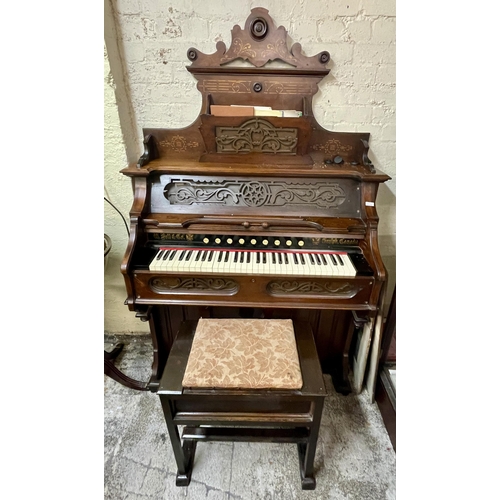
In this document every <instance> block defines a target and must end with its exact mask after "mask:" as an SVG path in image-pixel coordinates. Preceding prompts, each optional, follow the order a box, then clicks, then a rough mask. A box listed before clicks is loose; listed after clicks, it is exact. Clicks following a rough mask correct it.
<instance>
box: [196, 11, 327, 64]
mask: <svg viewBox="0 0 500 500" xmlns="http://www.w3.org/2000/svg"><path fill="white" fill-rule="evenodd" d="M286 37H287V31H286V30H285V28H284V27H283V26H280V27H278V28H277V27H276V25H275V24H274V22H273V20H272V19H271V17H270V16H269V14H268V11H267V9H264V8H262V7H257V8H255V9H252V11H251V14H250V15H249V16H248V18H247V20H246V22H245V28H244V29H241V28H240V26H239V25H235V26H234V27H233V29H232V30H231V45H230V47H229V49H227V50H226V45H225V44H224V43H223V42H218V43H217V45H216V50H217V51H216V52H215V53H214V54H203V53H202V52H200V51H199V50H197V49H194V48H190V49H189V50H188V54H187V55H188V59H189V60H190V61H192V64H191V67H193V68H196V67H218V66H222V65H224V64H227V63H229V62H231V61H234V60H236V59H243V60H247V61H249V62H250V63H251V64H253V65H254V66H256V67H258V68H260V67H262V66H264V65H265V64H266V63H267V62H269V61H274V60H280V61H283V62H285V63H288V64H290V65H291V66H294V67H296V68H297V69H313V70H325V69H326V68H325V65H326V64H327V63H328V62H329V61H330V54H329V53H328V52H327V51H323V52H321V53H319V54H317V55H315V56H311V57H307V56H304V55H303V54H302V47H301V45H300V43H295V44H293V45H292V47H291V49H288V46H287V42H286Z"/></svg>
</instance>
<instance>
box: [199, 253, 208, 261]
mask: <svg viewBox="0 0 500 500" xmlns="http://www.w3.org/2000/svg"><path fill="white" fill-rule="evenodd" d="M207 257H208V252H203V255H202V256H201V261H202V262H205V261H206V260H207Z"/></svg>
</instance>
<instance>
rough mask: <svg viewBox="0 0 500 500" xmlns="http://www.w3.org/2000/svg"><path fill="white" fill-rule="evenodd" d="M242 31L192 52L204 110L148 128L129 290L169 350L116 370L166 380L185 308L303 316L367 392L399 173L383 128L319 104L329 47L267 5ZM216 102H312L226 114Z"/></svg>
mask: <svg viewBox="0 0 500 500" xmlns="http://www.w3.org/2000/svg"><path fill="white" fill-rule="evenodd" d="M231 33H232V42H231V45H230V47H229V48H227V47H226V45H225V44H224V43H223V42H218V43H217V44H216V52H215V53H213V54H204V53H201V52H200V51H199V50H197V49H195V48H189V50H188V51H187V58H188V59H189V61H191V64H190V65H189V66H187V70H188V71H189V72H190V73H191V74H192V75H193V76H194V77H195V78H196V80H197V81H198V85H197V88H198V90H199V91H200V92H201V95H202V109H201V113H200V115H199V116H198V118H197V119H196V120H195V121H194V123H192V124H191V125H190V126H188V127H186V128H182V129H163V128H161V129H160V128H145V129H143V133H144V154H143V155H142V156H141V157H140V159H139V160H138V162H137V164H133V165H130V166H128V167H127V168H125V169H123V170H122V173H123V174H125V175H127V176H129V177H130V179H131V181H132V187H133V191H134V202H133V206H132V208H131V211H130V224H131V231H130V240H129V243H128V246H127V249H126V252H125V256H124V259H123V262H122V266H121V271H122V273H123V276H124V279H125V283H126V289H127V299H126V301H125V303H126V305H127V306H128V308H129V310H130V311H134V312H135V313H136V316H137V317H139V318H140V319H141V320H142V321H148V322H149V325H150V331H151V335H152V342H153V350H154V353H153V356H154V359H153V364H152V375H151V379H150V380H149V382H147V383H146V382H138V381H134V380H132V379H130V378H128V377H127V376H125V375H124V374H123V373H121V372H120V371H119V370H118V369H117V368H114V367H113V368H112V369H109V370H108V374H109V375H110V376H112V377H113V378H114V379H115V380H117V381H119V382H121V383H124V384H125V385H127V386H128V387H133V388H136V389H142V390H151V391H153V392H154V391H156V390H157V388H158V384H159V381H160V379H161V376H162V373H163V369H164V367H165V363H166V360H167V357H168V354H169V349H170V347H171V345H172V342H173V339H174V337H175V335H176V333H177V331H178V329H179V326H180V324H181V323H182V322H183V321H185V320H191V319H197V318H199V317H255V318H259V317H262V318H292V319H295V320H302V321H307V322H308V323H309V324H310V325H311V326H312V329H313V332H314V336H315V341H316V345H317V350H318V353H319V357H320V361H321V364H322V369H323V371H324V372H325V373H330V374H331V375H332V379H333V382H334V385H335V388H336V390H337V391H339V392H342V393H344V394H347V393H349V392H351V391H354V392H359V391H360V390H361V386H362V384H363V377H364V373H365V368H366V366H367V357H368V347H369V345H370V341H371V339H372V337H373V334H374V330H375V328H376V324H377V321H378V322H379V323H380V317H381V310H382V302H383V296H384V291H385V283H386V279H387V276H386V270H385V267H384V264H383V262H382V259H381V256H380V251H379V247H378V242H377V226H378V216H377V212H376V209H375V200H376V195H377V190H378V187H379V184H380V183H381V182H385V181H386V180H388V179H390V178H389V177H388V176H387V175H385V174H383V173H382V172H379V171H377V170H376V169H375V168H374V166H373V164H372V163H371V162H370V160H369V158H368V148H369V146H368V141H369V137H370V134H369V133H352V132H349V133H342V132H332V131H328V130H325V129H324V128H323V127H322V126H321V125H319V123H318V122H317V121H316V119H315V117H314V115H313V113H312V98H313V96H314V94H316V92H317V91H318V84H319V83H320V81H321V80H322V79H323V78H324V77H325V76H326V75H328V73H329V71H330V70H329V69H327V67H326V66H327V64H328V62H329V60H330V55H329V53H328V52H326V51H325V52H321V53H319V54H317V55H315V56H311V57H308V56H305V55H303V54H302V50H301V46H300V44H298V43H295V44H293V45H292V46H291V49H289V48H288V46H287V41H286V38H287V32H286V30H285V28H284V27H283V26H280V27H278V28H277V27H276V26H275V24H274V22H273V20H272V19H271V18H270V16H269V15H268V11H267V10H266V9H263V8H255V9H253V10H252V11H251V14H250V16H249V17H248V18H247V20H246V23H245V27H244V29H241V28H240V26H238V25H236V26H234V28H233V30H232V32H231ZM238 60H240V61H239V62H240V64H236V62H238ZM241 60H245V61H246V63H243V64H244V65H242V64H241ZM212 106H226V107H229V106H232V109H233V111H234V108H235V107H236V106H238V107H239V109H240V110H241V109H244V108H241V107H242V106H254V107H263V108H264V107H270V108H272V109H273V110H296V111H299V112H300V113H297V114H298V115H299V116H294V117H283V116H256V114H257V113H255V111H254V114H251V113H250V111H248V114H247V115H246V116H218V115H215V114H213V113H211V110H213V109H215V108H212ZM226 109H227V108H226ZM249 109H251V108H249ZM282 114H283V113H282ZM377 318H378V320H377ZM363 346H365V347H364V350H363ZM353 363H354V365H353Z"/></svg>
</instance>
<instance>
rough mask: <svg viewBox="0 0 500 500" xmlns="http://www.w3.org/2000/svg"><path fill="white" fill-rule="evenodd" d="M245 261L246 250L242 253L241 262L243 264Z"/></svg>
mask: <svg viewBox="0 0 500 500" xmlns="http://www.w3.org/2000/svg"><path fill="white" fill-rule="evenodd" d="M243 262H245V252H241V255H240V264H243Z"/></svg>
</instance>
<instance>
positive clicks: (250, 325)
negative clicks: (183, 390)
mask: <svg viewBox="0 0 500 500" xmlns="http://www.w3.org/2000/svg"><path fill="white" fill-rule="evenodd" d="M182 386H183V387H190V388H218V389H300V388H301V387H302V375H301V372H300V364H299V356H298V354H297V346H296V344H295V335H294V332H293V322H292V320H291V319H274V320H262V319H203V318H202V319H200V320H198V326H197V328H196V332H195V335H194V340H193V345H192V347H191V352H190V354H189V359H188V362H187V366H186V372H185V374H184V378H183V380H182Z"/></svg>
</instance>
